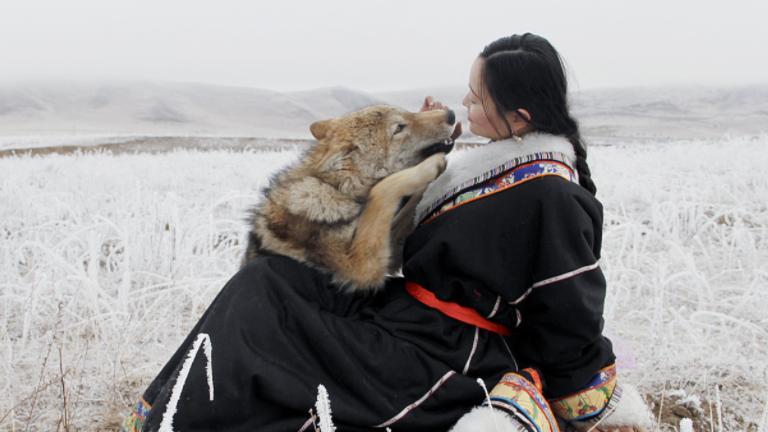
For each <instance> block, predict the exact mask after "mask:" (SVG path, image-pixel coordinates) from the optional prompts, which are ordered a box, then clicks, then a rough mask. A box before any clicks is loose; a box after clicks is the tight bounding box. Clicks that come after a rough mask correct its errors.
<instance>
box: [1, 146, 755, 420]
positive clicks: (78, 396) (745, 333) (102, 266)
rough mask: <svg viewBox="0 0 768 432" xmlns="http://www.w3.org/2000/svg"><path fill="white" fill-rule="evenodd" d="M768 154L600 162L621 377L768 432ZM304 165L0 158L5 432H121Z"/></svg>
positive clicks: (270, 157) (632, 151)
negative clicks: (272, 200) (255, 212)
mask: <svg viewBox="0 0 768 432" xmlns="http://www.w3.org/2000/svg"><path fill="white" fill-rule="evenodd" d="M767 150H768V136H765V135H764V136H761V137H757V138H724V139H722V140H720V141H718V142H700V141H687V142H660V143H657V144H648V145H642V146H638V145H631V146H630V145H625V146H624V145H617V146H613V147H595V148H593V149H591V154H590V162H591V165H592V169H593V173H594V175H593V177H594V179H595V181H596V183H597V185H598V197H599V198H600V199H601V200H602V202H603V204H604V206H605V231H604V245H603V259H602V266H603V268H604V270H605V273H606V276H607V277H608V280H609V297H608V299H607V305H606V306H607V307H606V312H605V317H606V331H607V332H608V334H609V335H611V336H612V337H613V338H614V339H615V341H616V344H617V348H618V351H619V354H620V367H621V369H622V372H621V373H622V375H623V376H625V377H626V379H627V380H631V381H634V382H636V383H638V384H639V386H640V387H641V389H642V390H643V391H644V392H645V393H647V394H648V395H649V396H651V397H652V398H653V399H654V400H655V401H656V402H657V405H656V407H655V408H656V410H657V411H658V408H659V407H658V405H659V402H661V401H662V400H666V401H667V402H664V403H667V404H669V403H670V402H669V401H670V400H676V401H677V402H678V403H679V404H681V405H686V406H687V409H688V410H689V412H692V413H694V414H695V415H698V416H699V417H700V419H704V420H705V421H706V423H705V424H701V425H699V426H700V427H702V426H703V427H704V429H705V430H710V427H711V429H712V430H757V429H758V427H759V426H760V425H761V426H762V429H760V430H768V318H766V316H768V315H766V313H765V311H766V308H768V290H767V289H768V175H766V171H765V167H766V166H768V151H767ZM296 155H297V151H295V150H294V151H291V150H288V151H281V152H255V151H246V152H242V151H240V152H238V151H231V150H224V151H210V152H200V151H174V152H170V153H166V154H154V155H153V154H122V155H111V154H108V153H98V154H69V155H48V156H45V157H6V158H0V298H1V299H2V300H1V301H0V358H2V360H0V430H46V431H49V430H56V429H57V428H58V429H65V426H68V427H69V428H70V429H72V430H102V429H110V428H111V427H114V425H115V424H116V419H118V418H119V417H120V416H121V415H123V414H125V413H126V412H127V411H128V409H129V407H130V406H131V405H132V404H133V403H134V401H135V399H136V398H137V396H138V395H139V394H140V392H141V391H142V390H143V388H144V387H145V386H146V385H147V384H148V382H149V380H150V379H151V378H152V377H153V376H154V375H155V374H156V373H157V371H158V370H159V368H160V367H161V366H162V365H163V363H164V362H165V361H166V360H167V359H168V357H169V356H170V354H171V353H172V352H173V351H174V350H175V349H176V346H177V344H178V343H179V342H180V341H181V339H182V338H183V337H184V335H185V334H186V333H187V331H188V330H189V329H190V328H191V327H192V325H193V324H194V323H195V321H196V320H197V318H198V317H199V316H200V314H201V313H202V312H203V310H204V309H205V307H206V306H207V304H208V303H209V301H210V300H211V299H212V297H213V296H214V295H215V294H216V292H217V290H218V289H219V288H220V287H221V286H222V285H223V284H224V282H225V281H226V280H227V279H228V278H229V277H230V276H231V275H232V274H233V272H234V271H235V270H236V268H237V262H238V259H239V256H240V253H241V249H242V247H243V246H242V241H241V240H242V237H243V232H244V223H243V215H244V210H245V209H246V208H247V207H248V206H249V205H251V204H253V202H254V201H255V200H256V199H257V198H258V190H259V189H260V188H261V187H262V186H264V185H265V182H266V180H267V178H268V176H269V174H270V173H271V172H273V171H274V170H276V169H278V168H279V167H281V166H283V165H285V164H286V163H289V162H290V161H291V160H293V159H294V158H295V157H296ZM332 399H333V395H331V400H332ZM718 401H720V402H721V404H720V405H718ZM710 405H711V406H710ZM697 406H698V408H697ZM698 410H700V411H698ZM710 414H711V420H710ZM719 414H720V415H721V416H722V420H720V419H719V418H718V415H719ZM664 418H665V419H667V416H664ZM710 421H711V425H710V423H709V422H710ZM674 426H677V424H676V423H675V424H674ZM663 430H673V429H671V428H670V426H669V425H666V426H664V427H663ZM697 430H699V429H697Z"/></svg>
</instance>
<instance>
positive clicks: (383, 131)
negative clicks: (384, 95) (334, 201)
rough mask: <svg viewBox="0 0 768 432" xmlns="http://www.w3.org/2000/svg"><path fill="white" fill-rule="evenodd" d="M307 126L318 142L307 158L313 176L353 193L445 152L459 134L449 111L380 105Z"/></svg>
mask: <svg viewBox="0 0 768 432" xmlns="http://www.w3.org/2000/svg"><path fill="white" fill-rule="evenodd" d="M310 130H311V132H312V135H313V136H314V137H315V138H316V139H317V141H318V143H317V145H316V147H315V148H314V149H313V151H311V152H310V157H309V161H310V163H311V164H312V165H313V168H314V169H315V170H316V172H317V174H316V175H318V176H319V177H322V178H323V180H325V181H327V182H328V183H331V184H334V185H337V186H338V187H339V189H340V190H342V191H343V192H346V193H351V194H354V195H358V194H365V193H367V191H368V189H369V188H370V187H371V186H373V184H375V183H376V182H377V181H378V180H380V179H382V178H384V177H386V176H388V175H390V174H392V173H395V172H397V171H400V170H402V169H405V168H408V167H411V166H414V165H416V164H418V163H419V162H421V161H423V160H424V159H426V158H427V157H429V156H430V155H432V154H435V153H440V152H443V153H448V152H450V151H451V149H452V148H453V140H454V139H455V138H456V137H457V136H458V135H459V134H460V133H461V128H460V127H459V126H458V125H457V124H456V116H455V114H454V113H453V111H450V110H438V111H427V112H420V113H412V112H408V111H405V110H403V109H400V108H396V107H392V106H386V105H375V106H371V107H367V108H364V109H362V110H360V111H356V112H353V113H351V114H347V115H345V116H342V117H339V118H335V119H330V120H323V121H318V122H315V123H312V125H311V126H310Z"/></svg>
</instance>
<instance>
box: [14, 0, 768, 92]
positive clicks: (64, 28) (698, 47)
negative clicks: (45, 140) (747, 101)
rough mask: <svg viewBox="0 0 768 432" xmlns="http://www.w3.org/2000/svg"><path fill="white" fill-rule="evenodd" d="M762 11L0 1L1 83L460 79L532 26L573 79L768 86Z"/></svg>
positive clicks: (593, 4)
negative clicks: (494, 46) (494, 44)
mask: <svg viewBox="0 0 768 432" xmlns="http://www.w3.org/2000/svg"><path fill="white" fill-rule="evenodd" d="M766 19H768V1H766V0H733V1H730V2H723V1H717V2H716V1H709V0H696V1H694V0H645V1H633V2H628V1H620V0H596V1H588V0H585V1H550V0H529V1H515V0H505V1H483V0H474V1H464V2H448V1H433V0H411V1H401V0H388V1H381V0H365V1H337V0H318V1H290V0H278V1H261V0H248V1H240V0H220V1H197V0H130V1H129V0H125V1H120V2H117V1H109V0H66V1H61V0H18V1H10V0H0V55H1V56H2V62H1V63H0V81H11V82H14V81H18V80H27V79H32V80H38V79H45V80H48V79H74V80H162V81H194V82H205V83H217V84H227V85H245V86H251V87H261V88H269V89H275V90H299V89H308V88H316V87H325V86H333V85H343V86H347V87H351V88H356V89H360V90H367V91H381V90H395V89H407V88H416V87H428V86H441V85H456V84H460V85H463V84H465V83H466V81H467V76H468V72H469V66H470V64H471V62H472V60H473V58H474V57H475V56H476V55H477V53H478V52H479V51H480V50H481V49H482V48H483V46H484V45H486V44H487V43H489V42H491V41H492V40H494V39H496V38H498V37H501V36H505V35H508V34H513V33H523V32H526V31H530V32H534V33H538V34H540V35H542V36H545V37H547V38H548V39H549V40H550V42H552V43H553V45H554V46H555V47H556V48H557V49H559V50H560V52H561V54H562V55H563V56H564V57H565V59H566V62H567V64H568V66H569V69H570V73H571V78H572V79H573V80H574V84H575V85H576V86H577V88H581V89H586V88H595V87H609V86H610V87H613V86H637V85H657V84H662V85H663V84H681V83H684V84H711V85H736V84H747V83H749V84H751V83H766V82H768V55H766V54H765V52H766V45H768V25H766V24H765V21H766Z"/></svg>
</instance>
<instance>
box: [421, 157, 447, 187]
mask: <svg viewBox="0 0 768 432" xmlns="http://www.w3.org/2000/svg"><path fill="white" fill-rule="evenodd" d="M417 166H418V167H423V171H422V172H423V173H424V174H425V175H426V177H427V178H429V180H427V182H431V181H432V180H434V179H436V178H438V177H439V176H440V174H442V173H443V171H445V168H446V167H447V166H448V161H447V160H446V159H445V153H435V154H433V155H432V156H430V157H428V158H426V159H424V160H423V161H422V162H421V163H420V164H419V165H417Z"/></svg>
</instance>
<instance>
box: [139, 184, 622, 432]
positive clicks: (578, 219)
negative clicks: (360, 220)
mask: <svg viewBox="0 0 768 432" xmlns="http://www.w3.org/2000/svg"><path fill="white" fill-rule="evenodd" d="M503 174H504V173H503V172H502V173H501V174H500V175H503ZM527 180H530V181H520V182H518V183H517V184H515V185H514V186H513V187H507V188H505V189H503V190H496V191H494V192H493V193H480V195H479V196H478V197H477V198H476V199H474V200H472V201H471V202H467V203H463V204H461V205H458V206H456V207H454V208H452V209H450V210H449V211H446V212H444V213H442V214H439V215H438V216H436V217H434V218H432V219H430V220H428V221H427V222H425V223H422V224H420V225H419V226H418V228H417V229H416V230H415V231H414V232H413V233H412V234H411V235H410V237H409V238H408V241H407V242H406V245H405V253H404V267H403V274H404V278H392V279H390V280H389V281H388V283H387V284H386V287H385V288H384V289H383V290H381V291H380V292H378V293H377V294H375V295H355V294H350V293H347V292H343V291H340V290H339V289H338V288H336V287H334V286H333V285H332V284H331V277H330V276H329V275H328V274H324V273H323V272H321V271H319V270H316V269H313V268H310V267H308V266H306V265H303V264H301V263H299V262H297V261H295V260H293V259H290V258H287V257H283V256H277V255H265V256H262V257H260V258H258V259H256V260H255V261H254V262H253V263H251V264H250V265H248V266H247V267H245V268H243V269H242V270H241V271H239V272H238V273H237V274H236V275H235V276H234V277H232V279H231V280H230V281H229V282H228V283H227V284H226V285H225V286H224V288H223V289H222V290H221V292H220V293H219V294H218V296H217V297H216V299H215V300H214V301H213V303H212V304H211V305H210V307H209V308H208V310H207V311H206V312H205V314H204V315H203V317H202V318H201V319H200V321H199V322H198V323H197V325H196V326H195V328H194V329H193V330H192V331H191V332H190V334H189V336H188V337H187V339H186V340H185V341H184V342H183V343H182V344H181V346H180V347H179V349H178V350H177V351H176V353H175V354H174V355H173V357H172V358H171V359H170V361H169V362H168V363H167V364H166V365H165V367H164V368H163V369H162V371H161V372H160V374H159V375H158V376H157V377H156V378H155V379H154V381H153V382H152V383H151V385H150V386H149V387H148V388H147V390H146V391H145V393H144V395H143V398H142V401H141V402H140V403H139V408H140V409H139V411H140V412H141V413H143V414H144V415H146V418H145V419H143V420H142V419H137V417H136V414H134V427H139V426H140V424H141V423H144V430H147V431H156V430H178V431H265V432H271V431H300V430H312V423H313V419H312V417H311V413H310V409H312V408H313V407H314V404H315V400H316V395H317V389H318V385H319V384H322V385H324V386H325V387H326V388H327V390H328V393H329V395H330V402H331V407H332V412H333V420H334V422H335V424H336V427H337V430H340V431H363V430H366V431H369V430H384V428H386V427H390V428H391V429H392V430H394V431H441V430H443V431H444V430H447V429H448V428H449V427H450V426H451V425H452V424H453V423H455V422H456V420H457V419H458V418H459V417H461V416H462V415H463V414H464V413H466V412H467V411H468V410H469V409H470V408H471V407H473V406H475V405H477V404H479V403H481V402H482V401H483V399H484V392H483V390H482V388H481V387H480V386H479V385H478V383H477V382H476V379H477V378H482V379H483V380H484V381H485V383H486V385H487V386H488V388H491V387H493V386H494V384H495V383H496V382H497V381H498V380H499V379H500V377H501V376H502V375H503V374H504V373H505V372H509V371H514V370H518V369H522V368H524V367H528V366H534V367H536V368H537V369H538V370H540V371H541V375H542V377H543V379H544V384H545V395H546V396H547V397H558V396H562V395H566V394H569V393H573V392H575V391H577V390H579V389H581V388H582V387H584V386H585V385H586V384H587V383H588V381H589V380H590V378H591V377H592V376H593V375H594V374H595V372H596V371H597V370H599V369H600V368H601V367H603V366H605V365H607V364H610V363H612V362H613V360H614V357H613V353H612V350H611V345H610V342H609V341H608V339H606V338H605V337H603V336H602V334H601V331H602V325H603V320H602V312H603V310H602V309H603V301H604V298H605V289H606V287H605V279H604V277H603V274H602V272H601V270H600V268H599V266H598V260H599V258H600V244H601V232H602V206H601V204H600V203H599V201H597V200H596V199H595V198H594V197H593V196H592V195H591V194H589V193H588V192H587V191H586V190H585V189H584V188H582V187H581V186H579V185H578V184H577V183H575V182H573V181H568V180H566V179H564V178H563V177H560V176H556V175H542V176H537V177H536V178H530V179H527ZM491 181H492V180H491ZM486 183H488V181H486V182H485V183H483V184H486ZM483 184H480V186H482V185H483ZM477 187H478V186H477V185H476V186H475V189H477ZM406 280H407V281H412V282H416V283H417V284H419V285H421V286H422V287H424V288H426V289H428V290H429V291H431V292H433V293H435V295H436V296H437V298H438V299H440V300H443V301H446V302H454V303H458V304H460V305H463V306H466V307H471V308H473V309H475V310H476V311H477V312H478V313H480V314H481V315H482V316H484V317H490V318H488V319H489V320H490V321H492V322H495V323H499V324H502V325H504V326H506V327H508V328H510V329H512V334H511V335H510V336H508V337H504V336H501V335H500V334H497V333H494V332H491V331H488V330H484V329H480V328H478V327H475V326H472V325H469V324H466V323H464V322H461V321H457V320H455V319H453V318H450V317H448V316H446V315H445V314H444V313H442V312H441V311H439V310H437V309H433V308H431V307H429V306H427V305H425V304H423V303H421V302H420V301H418V300H416V299H415V298H414V297H412V296H411V295H410V294H409V293H408V292H407V291H406V289H405V281H406ZM207 351H209V352H208V353H207ZM209 355H210V360H209ZM188 357H189V358H190V360H188V361H187V359H188ZM209 377H210V383H211V384H212V387H213V388H211V385H210V384H209ZM174 393H175V395H174ZM169 401H170V403H169ZM174 407H175V409H174ZM164 418H165V419H164ZM163 422H165V423H163ZM163 424H164V428H161V425H163ZM171 425H172V429H168V427H169V426H171Z"/></svg>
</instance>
